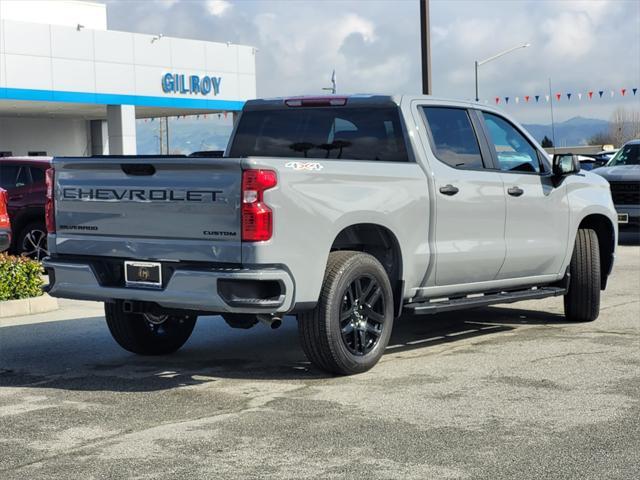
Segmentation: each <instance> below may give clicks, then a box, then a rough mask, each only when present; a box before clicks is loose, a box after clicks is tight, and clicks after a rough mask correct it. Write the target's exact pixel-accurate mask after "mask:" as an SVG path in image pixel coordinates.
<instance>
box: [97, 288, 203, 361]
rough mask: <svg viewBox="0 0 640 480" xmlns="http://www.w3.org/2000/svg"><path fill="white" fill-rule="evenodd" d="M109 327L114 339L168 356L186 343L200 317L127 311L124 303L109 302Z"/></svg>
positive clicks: (131, 348) (133, 349) (128, 347)
mask: <svg viewBox="0 0 640 480" xmlns="http://www.w3.org/2000/svg"><path fill="white" fill-rule="evenodd" d="M104 311H105V316H106V319H107V326H108V327H109V331H110V332H111V335H112V336H113V339H114V340H115V341H116V342H117V343H118V345H120V346H121V347H122V348H124V349H125V350H128V351H129V352H132V353H137V354H138V355H166V354H169V353H173V352H175V351H176V350H178V349H179V348H180V347H182V345H184V344H185V342H186V341H187V340H189V337H190V336H191V332H193V328H194V327H195V325H196V320H197V319H198V317H197V316H195V315H147V314H140V313H126V312H124V311H123V309H122V302H121V301H116V302H114V303H105V305H104Z"/></svg>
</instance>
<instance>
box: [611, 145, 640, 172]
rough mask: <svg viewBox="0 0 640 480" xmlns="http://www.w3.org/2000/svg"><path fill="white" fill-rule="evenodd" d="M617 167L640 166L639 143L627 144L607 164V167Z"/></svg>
mask: <svg viewBox="0 0 640 480" xmlns="http://www.w3.org/2000/svg"><path fill="white" fill-rule="evenodd" d="M619 165H640V143H634V144H631V145H630V144H627V145H625V146H624V147H622V148H621V149H620V150H618V153H616V154H615V156H614V157H613V158H612V159H611V160H609V162H607V165H606V166H607V167H617V166H619Z"/></svg>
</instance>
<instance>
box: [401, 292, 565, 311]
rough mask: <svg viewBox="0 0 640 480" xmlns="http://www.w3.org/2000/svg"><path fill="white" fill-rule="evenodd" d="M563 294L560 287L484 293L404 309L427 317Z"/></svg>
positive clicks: (419, 303)
mask: <svg viewBox="0 0 640 480" xmlns="http://www.w3.org/2000/svg"><path fill="white" fill-rule="evenodd" d="M565 293H567V289H566V288H560V287H540V288H529V289H527V290H517V291H509V292H497V293H486V294H484V295H474V296H466V297H462V298H449V299H445V300H425V301H424V302H413V303H408V304H407V305H405V306H404V308H405V309H406V310H409V311H410V312H411V313H413V314H414V315H429V314H433V313H441V312H451V311H454V310H463V309H467V308H476V307H485V306H487V305H494V304H497V303H513V302H520V301H522V300H533V299H537V298H546V297H558V296H560V295H564V294H565Z"/></svg>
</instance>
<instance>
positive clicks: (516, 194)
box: [507, 187, 524, 197]
mask: <svg viewBox="0 0 640 480" xmlns="http://www.w3.org/2000/svg"><path fill="white" fill-rule="evenodd" d="M507 193H508V194H509V195H511V196H512V197H519V196H520V195H522V194H523V193H524V190H522V189H521V188H520V187H510V188H509V189H508V190H507Z"/></svg>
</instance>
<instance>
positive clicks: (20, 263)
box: [0, 254, 43, 301]
mask: <svg viewBox="0 0 640 480" xmlns="http://www.w3.org/2000/svg"><path fill="white" fill-rule="evenodd" d="M42 284H43V281H42V265H40V263H39V262H36V261H35V260H31V259H29V258H25V257H12V256H9V255H6V254H0V301H3V300H16V299H19V298H29V297H38V296H40V295H42V290H41V287H42Z"/></svg>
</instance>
